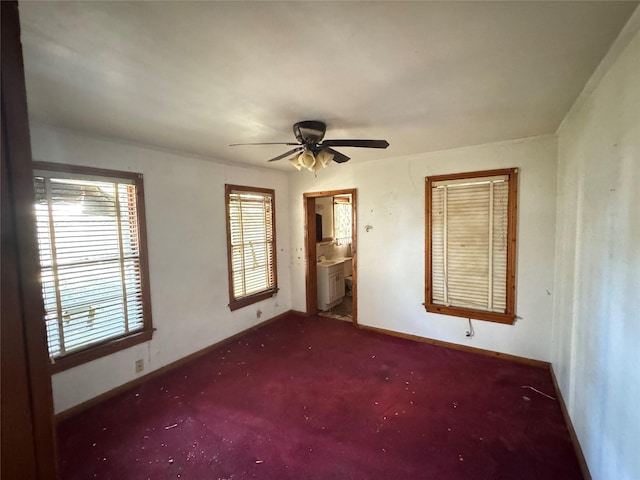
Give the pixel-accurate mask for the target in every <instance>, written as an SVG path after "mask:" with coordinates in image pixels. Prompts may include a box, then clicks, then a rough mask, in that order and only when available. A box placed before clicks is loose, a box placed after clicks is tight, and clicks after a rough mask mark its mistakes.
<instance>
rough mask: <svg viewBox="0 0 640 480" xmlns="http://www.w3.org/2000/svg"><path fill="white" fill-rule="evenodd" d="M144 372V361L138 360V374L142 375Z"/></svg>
mask: <svg viewBox="0 0 640 480" xmlns="http://www.w3.org/2000/svg"><path fill="white" fill-rule="evenodd" d="M143 370H144V360H143V359H140V360H136V373H140V372H142V371H143Z"/></svg>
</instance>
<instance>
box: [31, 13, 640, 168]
mask: <svg viewBox="0 0 640 480" xmlns="http://www.w3.org/2000/svg"><path fill="white" fill-rule="evenodd" d="M636 6H637V2H613V1H606V2H594V1H574V2H406V3H405V2H364V1H362V2H255V3H254V2H241V1H234V2H194V3H192V2H79V3H72V2H22V3H21V4H20V15H21V22H22V39H23V49H24V62H25V72H26V81H27V96H28V102H29V114H30V115H31V119H32V120H35V121H36V122H41V123H47V124H51V125H55V126H59V127H64V128H71V129H75V130H80V131H85V132H89V133H93V134H98V135H101V136H106V137H111V138H118V139H122V140H125V141H131V142H137V143H141V144H147V145H154V146H156V147H160V148H164V149H169V150H176V151H181V152H186V153H191V154H196V155H201V156H205V157H209V158H212V159H216V160H221V161H226V162H241V163H248V164H253V165H259V166H270V167H275V168H284V169H287V168H288V169H290V168H291V167H290V165H288V162H286V161H285V160H283V161H280V162H273V163H269V164H267V163H265V160H266V159H268V158H271V157H273V156H276V155H278V154H280V153H283V152H284V151H285V150H286V149H287V148H290V147H284V146H282V147H281V146H244V147H229V146H228V144H229V143H236V142H277V141H283V142H291V141H294V137H293V133H292V131H291V126H292V124H293V123H294V122H297V121H300V120H323V121H325V122H326V123H327V124H328V132H327V135H326V138H380V139H386V140H388V141H389V143H390V144H391V146H390V147H389V148H388V149H387V150H369V149H355V148H343V149H338V150H341V151H342V152H343V153H345V154H347V155H349V156H351V157H352V158H353V160H352V161H364V160H371V159H379V158H388V157H397V156H404V155H409V154H414V153H420V152H427V151H434V150H442V149H446V148H452V147H459V146H465V145H476V144H481V143H486V142H492V141H500V140H509V139H514V138H522V137H528V136H534V135H541V134H548V133H553V132H555V130H556V128H557V127H558V125H559V123H560V122H561V121H562V119H563V117H564V115H565V114H566V113H567V111H568V109H569V108H570V106H571V105H572V103H573V102H574V100H575V99H576V97H577V96H578V94H579V93H580V90H581V89H582V88H583V86H584V85H585V83H586V81H587V80H588V79H589V77H590V75H591V73H592V72H593V71H594V69H595V68H596V66H597V65H598V63H599V61H600V60H601V59H602V57H603V56H604V54H605V53H606V52H607V49H608V48H609V46H610V45H611V43H612V42H613V40H614V39H615V37H616V36H617V34H618V33H619V32H620V30H621V28H622V27H623V25H624V23H625V21H626V20H627V19H628V18H629V16H630V15H631V13H632V12H633V10H634V9H635V8H636Z"/></svg>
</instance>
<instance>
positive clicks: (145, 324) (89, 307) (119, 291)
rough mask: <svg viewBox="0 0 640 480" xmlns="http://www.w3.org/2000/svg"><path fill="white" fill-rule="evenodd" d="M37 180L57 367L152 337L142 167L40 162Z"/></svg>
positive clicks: (47, 320) (48, 325) (47, 317)
mask: <svg viewBox="0 0 640 480" xmlns="http://www.w3.org/2000/svg"><path fill="white" fill-rule="evenodd" d="M34 184H35V195H36V203H35V210H36V225H37V235H38V248H39V255H40V267H41V284H42V295H43V297H44V306H45V317H44V321H45V323H46V331H47V342H48V346H49V356H50V357H51V361H52V363H53V370H54V371H60V370H64V369H66V368H70V367H73V366H76V365H79V364H81V363H84V362H87V361H89V360H93V359H95V358H98V357H101V356H104V355H108V354H110V353H113V352H115V351H117V350H121V349H123V348H127V347H130V346H132V345H135V344H137V343H141V342H144V341H146V340H150V339H151V334H152V326H151V308H150V295H149V281H148V267H147V258H146V235H145V219H144V200H143V186H142V175H139V174H135V173H130V172H114V171H107V170H98V169H93V168H87V167H76V166H68V165H58V164H47V163H40V162H35V163H34Z"/></svg>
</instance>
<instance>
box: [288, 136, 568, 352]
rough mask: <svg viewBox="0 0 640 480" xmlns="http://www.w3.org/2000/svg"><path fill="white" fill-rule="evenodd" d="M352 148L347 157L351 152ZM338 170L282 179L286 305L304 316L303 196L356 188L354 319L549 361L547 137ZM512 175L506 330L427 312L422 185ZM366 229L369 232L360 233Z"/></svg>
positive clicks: (552, 184)
mask: <svg viewBox="0 0 640 480" xmlns="http://www.w3.org/2000/svg"><path fill="white" fill-rule="evenodd" d="M354 150H355V149H354ZM388 152H389V158H388V159H385V160H380V161H372V162H366V163H358V162H357V152H355V151H353V150H352V151H350V152H348V153H349V154H350V155H351V156H353V157H354V160H355V161H352V162H348V163H344V164H340V165H338V164H336V163H332V164H331V165H330V166H329V167H328V168H326V169H324V170H321V171H319V172H318V173H317V176H315V175H314V174H313V173H311V172H308V171H300V172H297V171H293V172H291V173H290V174H289V193H290V196H289V208H290V222H289V223H290V225H291V237H290V244H291V251H292V257H291V278H292V282H291V284H292V305H293V308H294V309H295V310H301V311H304V310H305V308H306V302H305V298H306V296H305V295H306V292H305V268H306V267H305V263H304V261H305V255H304V202H303V194H304V193H305V192H323V191H329V190H340V189H349V188H356V189H357V190H358V195H357V202H358V203H357V205H356V209H357V216H356V218H357V242H358V245H357V252H358V259H357V262H358V263H357V269H358V276H357V279H358V280H357V281H358V321H359V323H361V324H364V325H370V326H374V327H379V328H384V329H388V330H393V331H396V332H402V333H409V334H413V335H419V336H423V337H429V338H435V339H438V340H443V341H447V342H454V343H459V344H463V345H470V346H474V347H478V348H485V349H489V350H494V351H499V352H505V353H509V354H513V355H520V356H523V357H528V358H535V359H539V360H546V361H548V360H550V339H551V337H550V332H551V315H552V295H553V255H554V238H555V203H556V138H555V136H545V137H537V138H530V139H524V140H516V141H509V142H501V143H492V144H487V145H480V146H475V147H468V148H459V149H455V150H447V151H442V152H434V153H423V154H419V155H413V156H410V157H403V158H393V145H391V146H390V147H389V149H388ZM508 167H517V168H519V170H520V178H519V182H520V185H519V187H520V188H519V219H518V229H519V232H518V256H517V285H518V294H517V302H516V313H517V315H518V319H517V321H516V323H515V324H514V325H501V324H496V323H491V322H482V321H474V327H475V332H476V334H475V337H473V338H472V339H468V338H467V337H466V336H465V332H466V331H467V330H468V329H469V327H468V321H467V319H465V318H458V317H450V316H444V315H438V314H433V313H427V312H426V311H425V309H424V306H423V305H422V304H423V302H424V288H425V272H424V242H425V213H424V181H425V177H426V176H427V175H438V174H445V173H456V172H464V171H476V170H488V169H495V168H508ZM367 225H369V226H370V228H368V229H366V228H365V227H366V226H367Z"/></svg>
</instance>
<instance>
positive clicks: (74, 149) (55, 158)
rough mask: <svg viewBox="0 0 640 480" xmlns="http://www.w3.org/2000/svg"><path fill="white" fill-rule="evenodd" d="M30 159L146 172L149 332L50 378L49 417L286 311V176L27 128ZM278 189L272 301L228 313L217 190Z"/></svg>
mask: <svg viewBox="0 0 640 480" xmlns="http://www.w3.org/2000/svg"><path fill="white" fill-rule="evenodd" d="M31 140H32V147H33V156H34V159H35V160H41V161H48V162H58V163H68V164H74V165H87V166H93V167H101V168H108V169H114V170H130V171H135V172H141V173H142V174H143V175H144V189H145V204H146V217H147V237H148V238H147V240H148V251H149V270H150V277H151V278H150V283H151V307H152V314H153V326H154V327H155V328H156V329H157V330H156V331H155V333H154V336H153V339H152V340H151V341H150V342H146V343H144V344H140V345H136V346H135V347H132V348H129V349H126V350H123V351H120V352H117V353H114V354H112V355H109V356H107V357H103V358H100V359H98V360H95V361H93V362H90V363H87V364H84V365H81V366H79V367H76V368H73V369H70V370H65V371H63V372H60V373H57V374H55V375H54V376H53V396H54V404H55V410H56V412H60V411H63V410H66V409H68V408H70V407H73V406H75V405H77V404H79V403H81V402H84V401H86V400H89V399H91V398H93V397H95V396H97V395H100V394H101V393H104V392H106V391H109V390H111V389H113V388H115V387H118V386H119V385H122V384H123V383H126V382H128V381H131V380H133V379H135V378H136V377H137V376H139V374H136V373H135V368H134V363H135V361H136V360H137V359H143V360H144V364H145V369H144V372H143V374H146V373H148V372H150V371H152V370H155V369H157V368H160V367H162V366H164V365H167V364H169V363H171V362H174V361H176V360H179V359H181V358H183V357H185V356H187V355H189V354H191V353H193V352H196V351H198V350H200V349H202V348H205V347H207V346H209V345H211V344H214V343H216V342H218V341H220V340H222V339H224V338H227V337H229V336H231V335H233V334H235V333H238V332H240V331H242V330H245V329H247V328H249V327H251V326H253V325H255V324H257V323H259V322H262V321H264V320H267V319H269V318H271V317H274V316H276V315H278V314H280V313H284V312H286V311H288V310H290V309H291V296H290V291H291V286H290V283H291V282H290V275H289V265H288V262H287V260H288V259H289V257H290V252H289V233H288V232H289V217H288V201H289V196H288V187H287V177H286V175H285V174H283V173H280V172H277V171H273V170H261V169H256V168H244V167H240V166H233V167H232V166H229V165H224V164H222V163H216V162H214V161H207V160H203V159H198V158H193V157H189V156H186V155H176V154H173V153H167V152H163V151H158V150H154V149H150V148H145V147H141V146H135V145H131V144H122V143H117V142H114V141H111V140H105V139H101V138H97V137H89V136H86V135H83V134H80V133H75V132H70V131H64V130H58V129H53V128H49V127H46V126H42V125H32V127H31ZM225 183H231V184H239V185H248V186H258V187H266V188H273V189H275V192H276V199H275V200H276V222H277V224H276V233H277V245H278V260H279V261H278V286H279V287H280V292H279V293H278V295H277V296H276V297H273V298H270V299H268V300H265V301H262V302H260V303H257V304H254V305H251V306H248V307H245V308H241V309H239V310H236V311H234V312H231V311H230V310H229V308H228V306H227V305H228V303H229V294H228V292H229V290H228V281H227V278H228V277H227V243H226V242H227V239H226V219H225V202H224V184H225Z"/></svg>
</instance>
